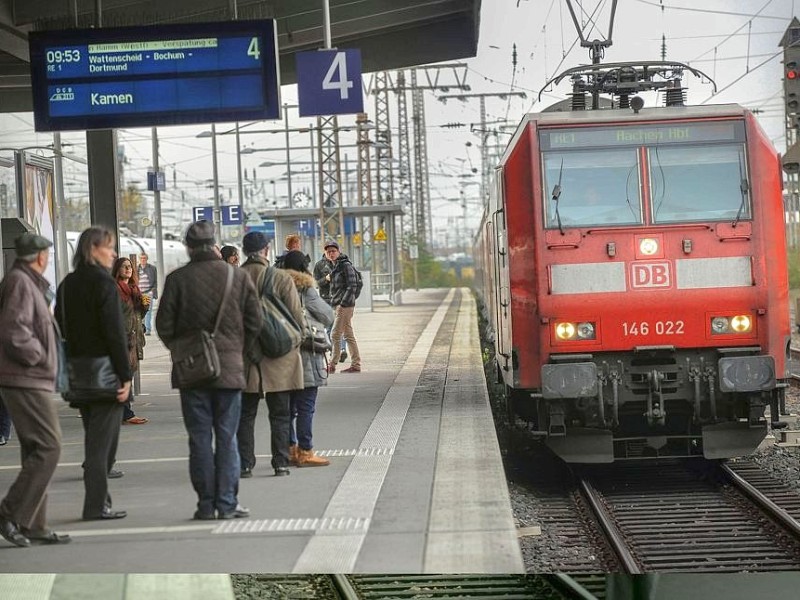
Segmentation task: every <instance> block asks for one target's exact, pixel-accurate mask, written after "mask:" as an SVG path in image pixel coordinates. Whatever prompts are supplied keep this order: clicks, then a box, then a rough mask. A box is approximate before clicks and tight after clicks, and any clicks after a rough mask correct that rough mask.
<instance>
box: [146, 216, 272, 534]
mask: <svg viewBox="0 0 800 600" xmlns="http://www.w3.org/2000/svg"><path fill="white" fill-rule="evenodd" d="M185 244H186V247H187V251H188V253H189V264H188V265H185V266H183V267H181V268H179V269H176V270H175V271H173V272H172V273H170V274H169V275H168V276H167V279H166V282H165V284H164V291H163V293H162V296H161V305H160V307H159V310H158V313H157V314H156V331H158V335H159V336H160V337H161V340H162V341H163V342H164V344H165V345H166V346H167V348H171V347H172V345H173V342H174V341H175V340H176V339H178V338H180V337H181V336H184V335H186V334H188V333H191V332H192V331H196V330H199V329H205V330H206V331H208V332H209V333H211V332H212V331H213V330H214V323H215V321H216V318H217V312H218V311H220V310H221V311H222V313H221V314H222V319H221V321H220V325H219V329H218V330H217V333H216V336H215V338H214V341H215V343H216V347H217V351H218V352H219V359H220V372H221V375H220V376H219V378H218V379H217V380H216V381H214V382H213V383H210V384H206V385H204V386H203V387H197V388H180V396H181V409H182V412H183V419H184V423H185V425H186V431H187V433H188V434H189V475H190V476H191V480H192V485H193V486H194V489H195V491H196V492H197V497H198V501H197V511H196V512H195V514H194V518H195V519H204V520H205V519H213V518H215V516H216V517H217V518H219V519H232V518H236V517H247V516H248V515H249V511H248V510H247V509H246V508H244V507H242V506H241V505H240V504H239V500H238V489H239V468H240V465H239V451H238V448H237V445H236V430H237V428H238V426H239V417H240V414H241V408H242V389H243V388H244V387H245V372H244V355H245V353H246V352H248V351H249V350H250V348H251V346H252V345H253V343H254V342H255V340H256V337H257V335H258V332H259V330H260V329H261V307H260V305H259V303H258V298H257V296H256V290H255V288H254V287H253V284H252V283H251V281H250V278H249V277H248V276H247V274H246V273H245V272H244V271H241V270H239V269H234V268H233V267H232V266H230V265H229V264H227V263H226V262H224V261H222V260H220V259H219V258H218V256H217V254H216V252H215V251H214V245H215V240H214V226H213V225H212V224H211V223H209V222H208V221H198V222H197V223H193V224H192V225H191V226H190V227H189V229H188V231H187V232H186V239H185ZM231 269H233V286H232V288H231V291H230V294H229V297H228V298H227V300H226V302H225V306H221V304H222V300H223V296H224V293H225V285H226V282H227V277H228V271H229V270H231ZM172 385H173V387H178V386H177V385H176V380H175V369H174V367H173V373H172ZM212 433H213V437H214V439H215V445H216V447H215V448H212V444H211V440H212ZM215 511H216V514H215Z"/></svg>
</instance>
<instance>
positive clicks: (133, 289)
mask: <svg viewBox="0 0 800 600" xmlns="http://www.w3.org/2000/svg"><path fill="white" fill-rule="evenodd" d="M111 276H112V277H113V278H114V281H116V282H117V290H118V291H119V297H120V300H122V315H123V318H124V320H125V332H126V333H127V335H128V359H129V362H130V365H131V372H132V373H136V371H137V370H138V369H139V361H140V360H142V359H143V358H144V328H143V326H142V317H144V315H145V313H147V308H148V307H147V306H146V305H145V303H144V301H143V299H142V298H143V296H142V292H140V291H139V286H138V278H137V276H136V272H135V271H134V270H133V265H132V264H131V261H130V259H128V258H124V257H123V258H118V259H117V260H116V261H114V267H113V268H112V269H111ZM131 404H133V388H131V393H130V396H129V397H128V401H127V402H125V404H124V405H123V411H122V422H123V423H127V424H128V425H144V424H145V423H147V422H148V419H146V418H145V417H137V416H136V413H135V412H133V408H132V407H131Z"/></svg>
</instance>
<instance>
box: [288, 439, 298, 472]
mask: <svg viewBox="0 0 800 600" xmlns="http://www.w3.org/2000/svg"><path fill="white" fill-rule="evenodd" d="M298 452H299V448H298V446H297V444H289V464H290V465H292V466H293V467H296V466H297V453H298Z"/></svg>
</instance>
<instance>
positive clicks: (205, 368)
mask: <svg viewBox="0 0 800 600" xmlns="http://www.w3.org/2000/svg"><path fill="white" fill-rule="evenodd" d="M232 286H233V267H231V266H228V279H227V281H226V282H225V293H224V294H223V296H222V302H220V304H219V308H218V309H217V319H216V322H215V323H214V331H212V332H211V333H209V332H208V331H206V330H205V329H195V330H194V331H191V332H189V333H186V334H184V335H182V336H180V337H178V338H175V340H173V341H172V343H171V344H170V349H169V351H170V355H171V356H172V375H173V377H174V379H175V386H176V387H177V388H179V389H183V388H196V387H203V386H205V385H208V384H209V383H213V382H214V381H216V380H217V379H219V376H220V373H221V372H222V370H221V368H220V362H219V352H217V345H216V343H215V342H214V337H215V336H216V335H217V330H218V329H219V323H220V321H221V320H222V309H223V307H224V306H225V302H226V301H227V299H228V296H229V295H230V292H231V287H232Z"/></svg>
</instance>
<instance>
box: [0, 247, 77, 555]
mask: <svg viewBox="0 0 800 600" xmlns="http://www.w3.org/2000/svg"><path fill="white" fill-rule="evenodd" d="M14 245H15V248H16V252H17V260H16V262H15V263H14V267H13V268H12V269H11V271H9V273H8V275H7V276H6V278H5V279H4V280H3V282H2V284H0V331H2V332H3V336H2V342H0V394H2V396H3V400H4V401H5V404H6V407H7V408H8V412H9V414H10V415H11V418H12V419H13V421H14V427H15V428H16V430H17V436H18V437H19V445H20V448H21V454H22V470H21V471H20V472H19V474H18V475H17V478H16V480H14V483H12V484H11V487H10V488H9V490H8V494H7V495H6V497H5V498H3V501H2V503H0V535H2V536H3V537H4V538H5V539H6V540H7V541H9V542H11V543H12V544H14V545H15V546H21V547H25V546H30V545H31V543H39V544H66V543H67V542H69V541H70V537H69V536H68V535H61V534H58V533H56V532H54V531H52V530H51V529H49V528H48V527H47V486H48V485H50V479H51V478H52V476H53V473H54V472H55V470H56V465H57V464H58V459H59V456H61V426H60V425H59V422H58V413H57V411H56V405H55V403H54V401H53V396H52V394H53V391H54V389H55V380H56V370H57V368H58V354H57V349H56V330H55V326H54V324H53V316H52V314H51V313H50V302H51V301H52V299H53V294H52V292H51V291H50V283H49V282H48V281H47V279H45V278H44V275H43V273H44V271H45V269H46V268H47V263H48V260H49V258H50V250H49V248H50V246H52V245H53V244H52V243H51V242H50V241H49V240H47V239H46V238H43V237H42V236H40V235H36V234H33V233H23V234H22V235H21V236H19V237H18V238H17V239H16V241H15V244H14Z"/></svg>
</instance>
